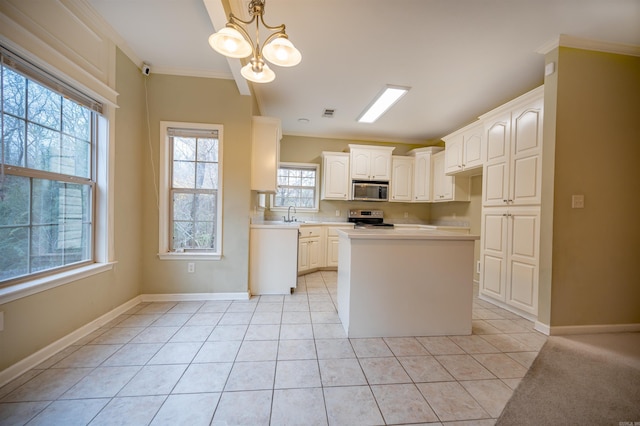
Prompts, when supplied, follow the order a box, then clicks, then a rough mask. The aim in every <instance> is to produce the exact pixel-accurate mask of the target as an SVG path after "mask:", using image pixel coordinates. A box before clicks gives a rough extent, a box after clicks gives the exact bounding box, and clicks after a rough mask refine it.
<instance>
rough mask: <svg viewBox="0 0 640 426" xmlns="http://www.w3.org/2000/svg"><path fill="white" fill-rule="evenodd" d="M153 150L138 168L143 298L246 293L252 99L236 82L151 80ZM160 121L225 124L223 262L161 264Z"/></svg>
mask: <svg viewBox="0 0 640 426" xmlns="http://www.w3.org/2000/svg"><path fill="white" fill-rule="evenodd" d="M148 79H149V80H148V82H147V83H148V92H149V112H150V114H149V120H150V123H151V124H150V126H151V138H150V145H151V149H152V151H153V161H154V166H155V170H156V172H155V173H156V174H155V176H154V173H153V170H152V166H151V163H150V155H149V151H148V150H149V147H148V146H147V147H146V148H145V157H144V160H143V161H141V162H140V167H141V171H140V173H141V178H142V181H143V208H142V235H143V241H142V265H143V269H142V274H143V281H142V288H141V293H143V294H146V293H151V294H158V293H159V294H161V293H229V292H231V293H236V292H245V293H246V292H247V291H248V274H249V272H248V271H249V260H248V258H249V210H250V175H251V169H250V167H251V155H250V152H251V151H250V150H251V109H252V101H251V97H249V96H241V95H240V94H239V93H238V89H237V88H236V85H235V82H234V81H233V80H218V79H209V78H196V77H179V76H169V75H161V74H155V75H154V74H151V76H150V77H148ZM160 121H182V122H196V123H214V124H222V125H223V126H224V129H223V132H224V133H223V178H222V179H223V191H224V193H223V197H224V203H223V228H222V250H223V257H222V260H220V261H196V262H195V264H196V265H195V266H196V271H195V273H193V274H187V261H181V260H159V259H158V256H157V253H158V209H157V204H156V196H155V194H154V191H155V187H154V183H153V180H154V179H155V180H156V182H157V179H158V176H157V175H158V167H159V164H158V161H159V153H158V152H159V138H160V136H159V131H160Z"/></svg>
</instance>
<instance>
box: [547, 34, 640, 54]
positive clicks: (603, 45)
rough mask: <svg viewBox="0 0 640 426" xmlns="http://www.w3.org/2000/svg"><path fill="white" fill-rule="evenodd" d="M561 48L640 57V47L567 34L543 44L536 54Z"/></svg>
mask: <svg viewBox="0 0 640 426" xmlns="http://www.w3.org/2000/svg"><path fill="white" fill-rule="evenodd" d="M560 46H562V47H571V48H575V49H583V50H593V51H596V52H605V53H615V54H618V55H628V56H640V46H636V45H633V44H624V43H611V42H608V41H600V40H591V39H586V38H580V37H574V36H570V35H567V34H560V36H559V37H558V38H556V39H554V40H551V41H548V42H547V43H545V44H543V45H542V46H540V47H539V48H538V49H537V50H536V53H540V54H542V55H546V54H547V53H549V52H551V51H552V50H553V49H556V48H558V47H560Z"/></svg>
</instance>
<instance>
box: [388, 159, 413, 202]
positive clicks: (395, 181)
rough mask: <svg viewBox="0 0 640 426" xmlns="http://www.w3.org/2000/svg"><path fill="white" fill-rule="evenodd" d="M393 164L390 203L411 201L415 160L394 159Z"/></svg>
mask: <svg viewBox="0 0 640 426" xmlns="http://www.w3.org/2000/svg"><path fill="white" fill-rule="evenodd" d="M392 164H393V166H392V173H391V199H390V200H389V201H411V195H412V191H411V188H412V184H413V158H411V157H403V158H397V157H393V160H392Z"/></svg>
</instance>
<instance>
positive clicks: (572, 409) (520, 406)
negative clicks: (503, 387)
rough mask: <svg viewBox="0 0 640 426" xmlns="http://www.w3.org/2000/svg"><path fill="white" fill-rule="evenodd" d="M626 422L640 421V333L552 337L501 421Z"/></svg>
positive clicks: (527, 422) (511, 422)
mask: <svg viewBox="0 0 640 426" xmlns="http://www.w3.org/2000/svg"><path fill="white" fill-rule="evenodd" d="M626 422H630V424H632V425H633V424H634V422H640V333H616V334H600V335H584V336H571V337H549V339H548V340H547V342H546V343H545V345H544V347H543V348H542V350H541V351H540V353H539V355H538V357H537V358H536V359H535V361H534V362H533V365H532V366H531V368H530V369H529V371H528V372H527V374H526V375H525V377H524V378H523V379H522V381H521V382H520V384H519V385H518V387H517V388H516V390H515V392H514V394H513V397H512V398H511V399H510V400H509V402H508V403H507V405H506V407H505V408H504V410H503V412H502V415H501V416H500V418H499V419H498V421H497V423H496V424H497V425H518V426H520V425H535V426H539V425H614V426H618V425H620V424H623V425H624V424H626ZM638 424H640V423H638Z"/></svg>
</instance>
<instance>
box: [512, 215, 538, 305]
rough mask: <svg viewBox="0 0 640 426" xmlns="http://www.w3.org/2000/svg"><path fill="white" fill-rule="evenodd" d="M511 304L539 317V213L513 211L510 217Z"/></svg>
mask: <svg viewBox="0 0 640 426" xmlns="http://www.w3.org/2000/svg"><path fill="white" fill-rule="evenodd" d="M509 235H510V242H509V257H508V258H509V264H508V271H507V282H508V283H509V288H508V289H507V303H509V304H511V305H513V306H515V307H516V308H518V309H521V310H523V311H525V312H528V313H531V314H535V315H537V313H538V312H537V311H538V290H537V289H538V263H539V260H538V259H539V251H538V243H539V235H540V213H539V211H537V210H535V211H522V210H521V211H513V212H512V213H511V216H510V217H509Z"/></svg>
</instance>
